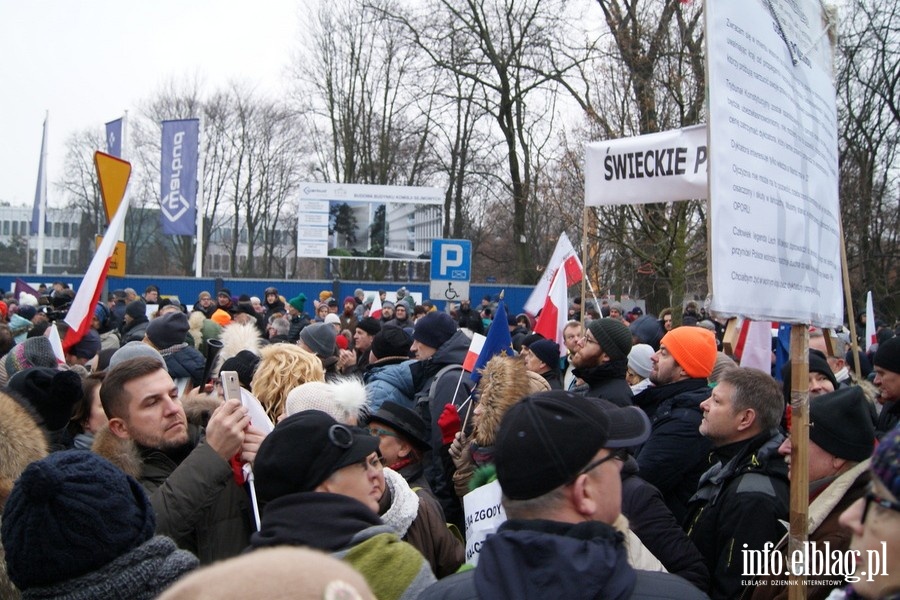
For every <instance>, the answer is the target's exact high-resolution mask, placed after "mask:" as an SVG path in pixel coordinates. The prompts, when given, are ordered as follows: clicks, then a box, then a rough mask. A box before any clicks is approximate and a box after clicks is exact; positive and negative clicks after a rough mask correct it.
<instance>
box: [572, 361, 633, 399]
mask: <svg viewBox="0 0 900 600" xmlns="http://www.w3.org/2000/svg"><path fill="white" fill-rule="evenodd" d="M627 371H628V360H627V359H624V358H623V359H621V360H611V361H609V362H606V363H602V364H600V365H597V366H596V367H585V368H577V369H575V370H574V371H573V373H575V376H576V377H578V378H579V379H581V380H582V381H583V382H584V384H582V385H579V386H577V387H576V388H575V389H574V390H573V391H574V392H575V393H576V394H582V395H584V396H591V397H592V398H603V399H604V400H609V401H610V402H612V403H613V404H616V405H618V406H631V404H632V400H631V386H629V385H628V382H627V381H625V373H626V372H627Z"/></svg>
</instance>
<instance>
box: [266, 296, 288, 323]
mask: <svg viewBox="0 0 900 600" xmlns="http://www.w3.org/2000/svg"><path fill="white" fill-rule="evenodd" d="M263 306H264V307H265V309H266V312H265V318H266V322H268V321H269V319H270V318H272V315H286V314H287V307H286V306H285V305H284V302H282V301H281V299H277V300H275V302H273V303H272V304H269V303H268V302H265V301H263Z"/></svg>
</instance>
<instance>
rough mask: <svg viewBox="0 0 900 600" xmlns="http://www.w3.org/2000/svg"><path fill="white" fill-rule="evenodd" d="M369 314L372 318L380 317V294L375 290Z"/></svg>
mask: <svg viewBox="0 0 900 600" xmlns="http://www.w3.org/2000/svg"><path fill="white" fill-rule="evenodd" d="M369 316H370V317H372V318H373V319H380V318H381V294H379V293H378V292H375V299H374V300H372V306H371V308H369Z"/></svg>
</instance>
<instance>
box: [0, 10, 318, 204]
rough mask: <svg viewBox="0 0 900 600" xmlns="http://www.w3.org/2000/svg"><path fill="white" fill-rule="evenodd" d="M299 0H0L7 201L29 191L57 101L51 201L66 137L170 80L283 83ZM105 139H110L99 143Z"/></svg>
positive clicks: (274, 87)
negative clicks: (45, 124)
mask: <svg viewBox="0 0 900 600" xmlns="http://www.w3.org/2000/svg"><path fill="white" fill-rule="evenodd" d="M310 4H313V3H312V2H308V1H304V0H264V1H262V2H246V1H243V2H238V1H237V0H148V1H136V0H126V1H123V0H0V201H7V202H10V203H11V204H13V205H23V204H25V205H31V203H32V202H34V190H35V183H36V181H37V170H38V160H39V158H40V148H41V128H42V126H43V121H44V114H45V112H46V111H49V112H50V124H49V156H48V160H49V183H50V185H49V186H48V196H49V204H50V206H61V204H62V198H61V197H60V194H59V192H58V191H57V190H56V189H55V188H54V186H53V183H54V182H55V181H57V180H58V179H60V177H61V175H62V165H63V159H64V147H65V141H66V139H67V138H68V137H69V135H71V134H72V133H74V132H76V131H80V130H82V129H85V128H88V127H96V128H97V131H98V132H101V131H102V128H103V124H104V123H105V122H106V121H112V120H113V119H116V118H118V117H120V116H122V114H123V113H124V111H126V110H127V111H129V112H130V113H131V114H135V113H136V111H137V107H138V105H139V104H140V103H141V102H142V101H144V100H146V99H147V98H148V97H150V96H151V95H152V94H153V93H154V91H156V90H157V89H159V88H160V86H161V85H162V84H163V83H164V82H166V81H170V80H173V79H174V80H179V79H184V78H192V77H195V76H199V77H200V78H201V80H202V81H203V82H205V83H206V84H207V86H209V87H210V88H215V87H218V86H220V85H225V84H226V83H228V82H229V81H232V80H240V81H247V82H250V83H252V84H254V85H256V86H257V89H258V90H259V91H260V92H267V93H271V94H279V93H283V87H282V85H283V81H284V79H285V77H284V73H285V69H286V68H287V66H288V63H289V59H290V56H291V54H292V53H293V52H294V51H296V49H297V48H298V46H299V40H298V36H299V35H300V33H299V32H300V30H301V27H300V24H301V17H302V15H304V14H307V11H308V10H309V8H307V7H308V5H310ZM102 150H105V148H102Z"/></svg>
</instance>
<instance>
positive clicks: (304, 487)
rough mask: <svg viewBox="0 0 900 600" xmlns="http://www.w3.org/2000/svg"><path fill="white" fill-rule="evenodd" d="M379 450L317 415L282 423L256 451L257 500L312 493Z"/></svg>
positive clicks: (364, 436)
mask: <svg viewBox="0 0 900 600" xmlns="http://www.w3.org/2000/svg"><path fill="white" fill-rule="evenodd" d="M377 449H378V438H375V437H372V436H371V435H369V433H368V432H364V431H363V430H361V429H357V428H351V427H348V426H347V425H342V424H340V423H338V422H337V421H335V420H334V418H333V417H331V416H330V415H328V414H326V413H324V412H322V411H319V410H304V411H302V412H299V413H296V414H293V415H291V416H289V417H287V418H286V419H284V420H282V421H281V422H280V423H278V424H277V425H276V426H275V429H274V430H272V432H271V433H270V434H269V435H267V436H266V439H264V440H263V442H262V444H260V446H259V452H257V454H256V461H255V462H254V463H253V476H254V478H255V479H256V495H257V497H258V498H259V500H260V501H261V502H270V501H272V500H275V499H276V498H281V497H282V496H286V495H288V494H294V493H298V492H311V491H313V490H314V489H315V488H316V487H317V486H318V485H319V484H320V483H322V482H323V481H325V480H326V479H328V477H330V476H331V474H332V473H334V472H335V471H337V470H339V469H342V468H344V467H347V466H350V465H352V464H354V463H357V462H360V461H362V460H363V459H364V458H366V457H367V456H369V455H370V454H372V453H373V452H375V451H376V450H377Z"/></svg>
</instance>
